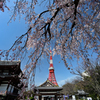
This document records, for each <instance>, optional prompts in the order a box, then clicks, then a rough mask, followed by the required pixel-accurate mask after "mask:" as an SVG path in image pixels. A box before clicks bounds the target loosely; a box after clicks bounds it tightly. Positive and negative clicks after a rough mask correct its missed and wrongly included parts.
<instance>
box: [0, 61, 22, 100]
mask: <svg viewBox="0 0 100 100" xmlns="http://www.w3.org/2000/svg"><path fill="white" fill-rule="evenodd" d="M21 76H22V71H21V69H20V61H0V100H16V97H17V96H18V95H19V94H20V90H21V87H22V86H23V85H22V84H21V85H20V86H19V84H20V78H21Z"/></svg>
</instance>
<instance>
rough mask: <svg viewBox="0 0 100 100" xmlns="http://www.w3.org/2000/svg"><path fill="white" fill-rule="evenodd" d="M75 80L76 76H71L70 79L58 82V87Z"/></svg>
mask: <svg viewBox="0 0 100 100" xmlns="http://www.w3.org/2000/svg"><path fill="white" fill-rule="evenodd" d="M75 78H76V76H72V77H69V78H67V79H64V80H60V81H58V85H59V86H62V85H64V84H65V83H66V82H71V81H72V80H74V79H75Z"/></svg>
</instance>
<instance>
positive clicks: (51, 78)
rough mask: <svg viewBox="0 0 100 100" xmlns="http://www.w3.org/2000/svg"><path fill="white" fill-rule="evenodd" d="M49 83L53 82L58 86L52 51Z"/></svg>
mask: <svg viewBox="0 0 100 100" xmlns="http://www.w3.org/2000/svg"><path fill="white" fill-rule="evenodd" d="M48 79H49V81H51V82H52V83H53V84H55V85H57V86H58V84H57V81H56V78H55V74H54V67H53V60H52V51H51V50H50V67H49V78H48Z"/></svg>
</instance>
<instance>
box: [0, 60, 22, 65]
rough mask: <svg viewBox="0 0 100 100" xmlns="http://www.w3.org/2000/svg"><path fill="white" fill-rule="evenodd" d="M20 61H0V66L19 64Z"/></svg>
mask: <svg viewBox="0 0 100 100" xmlns="http://www.w3.org/2000/svg"><path fill="white" fill-rule="evenodd" d="M20 63H21V62H20V61H6V60H4V61H0V66H9V65H19V64H20Z"/></svg>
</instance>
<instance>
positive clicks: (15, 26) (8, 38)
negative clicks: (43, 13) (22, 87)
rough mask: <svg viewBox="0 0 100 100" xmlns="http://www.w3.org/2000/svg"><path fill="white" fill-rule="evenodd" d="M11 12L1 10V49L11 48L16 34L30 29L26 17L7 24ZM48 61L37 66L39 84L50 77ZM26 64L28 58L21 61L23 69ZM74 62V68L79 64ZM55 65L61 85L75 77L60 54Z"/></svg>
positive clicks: (36, 83)
mask: <svg viewBox="0 0 100 100" xmlns="http://www.w3.org/2000/svg"><path fill="white" fill-rule="evenodd" d="M40 9H41V8H38V7H37V9H36V10H37V12H38V11H39V10H40ZM42 9H43V8H42ZM10 14H11V13H10V12H9V11H8V10H7V9H5V12H1V11H0V50H7V49H9V48H10V47H11V46H12V44H13V43H14V41H15V40H16V39H17V38H16V36H20V35H21V34H23V33H25V32H26V31H27V29H28V25H27V24H25V21H24V17H22V18H21V20H20V21H19V18H18V17H17V19H16V20H15V21H13V20H12V22H11V23H9V24H7V23H8V21H9V19H10ZM2 60H3V59H2ZM48 61H49V60H48ZM48 61H47V59H42V61H41V64H40V65H39V66H37V68H36V71H35V85H37V86H38V85H40V84H42V83H43V82H45V81H46V80H47V78H48V75H49V62H48ZM59 62H60V63H59ZM25 64H26V60H24V61H23V62H22V63H21V69H23V68H24V66H25ZM72 64H73V67H74V68H75V67H77V66H78V65H77V62H76V61H75V60H74V61H73V62H72ZM53 65H54V69H55V77H56V80H57V82H58V85H59V86H62V85H63V84H64V83H65V82H66V81H71V80H72V79H74V78H75V75H73V74H71V73H70V71H69V70H68V69H67V68H66V67H65V65H64V63H63V61H60V56H58V55H55V56H54V57H53Z"/></svg>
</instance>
